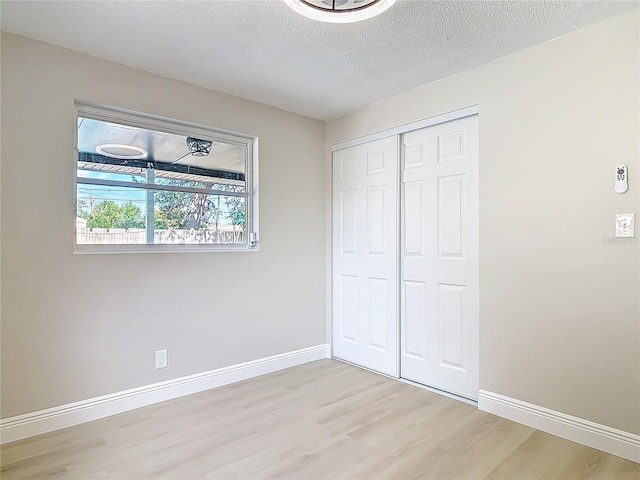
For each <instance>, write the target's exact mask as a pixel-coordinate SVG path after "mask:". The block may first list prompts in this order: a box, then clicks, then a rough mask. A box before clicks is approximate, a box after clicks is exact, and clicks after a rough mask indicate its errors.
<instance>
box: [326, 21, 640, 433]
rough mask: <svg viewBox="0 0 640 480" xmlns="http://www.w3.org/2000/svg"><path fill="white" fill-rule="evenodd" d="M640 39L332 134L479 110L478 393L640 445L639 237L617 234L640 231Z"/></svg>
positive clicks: (464, 83) (407, 105)
mask: <svg viewBox="0 0 640 480" xmlns="http://www.w3.org/2000/svg"><path fill="white" fill-rule="evenodd" d="M638 25H639V18H638V13H633V14H629V15H626V16H623V17H620V18H617V19H614V20H612V21H609V22H606V23H602V24H599V25H596V26H594V27H591V28H589V29H586V30H582V31H579V32H576V33H573V34H571V35H568V36H565V37H563V38H559V39H557V40H554V41H551V42H548V43H546V44H543V45H540V46H537V47H535V48H531V49H529V50H526V51H523V52H520V53H517V54H515V55H512V56H509V57H506V58H504V59H501V60H498V61H495V62H493V63H490V64H488V65H485V66H482V67H479V68H476V69H474V70H471V71H468V72H466V73H463V74H460V75H457V76H454V77H451V78H448V79H445V80H443V81H440V82H436V83H433V84H430V85H426V86H423V87H421V88H418V89H416V90H412V91H410V92H407V93H404V94H402V95H399V96H397V97H394V98H391V99H389V100H386V101H383V102H380V103H377V104H374V105H372V106H370V107H367V108H365V109H363V110H361V111H358V112H356V113H354V114H352V115H348V116H345V117H343V118H339V119H337V120H334V121H332V122H329V123H328V127H327V145H328V146H331V145H333V144H336V143H338V142H341V141H345V140H348V139H352V138H356V137H359V136H363V135H366V134H370V133H373V132H376V131H381V130H384V129H387V128H390V127H393V126H397V125H402V124H405V123H408V122H411V121H415V120H419V119H422V118H426V117H430V116H434V115H437V114H440V113H444V112H448V111H451V110H455V109H458V108H461V107H465V106H469V105H473V104H478V105H479V108H480V127H479V128H480V337H481V338H480V362H481V363H480V386H481V388H482V389H485V390H489V391H492V392H496V393H500V394H503V395H507V396H510V397H514V398H517V399H520V400H523V401H526V402H530V403H533V404H537V405H540V406H543V407H547V408H550V409H553V410H557V411H560V412H565V413H568V414H571V415H575V416H577V417H582V418H585V419H588V420H591V421H594V422H598V423H601V424H605V425H609V426H611V427H614V428H618V429H622V430H625V431H628V432H632V433H640V315H639V307H640V305H639V297H640V283H639V274H640V255H639V254H640V242H639V239H638V236H640V228H638V227H636V230H637V236H636V238H634V239H615V238H614V237H613V225H614V214H615V213H630V212H635V214H636V219H637V220H636V221H637V222H638V223H640V221H639V220H640V218H638V217H639V216H640V211H639V206H640V194H639V192H640V161H639V155H640V151H639V143H640V122H639V118H638V117H639V111H640V110H639V107H640V103H639V96H638V92H639V80H640V79H639V78H638V71H639V58H640V55H639V51H638V45H639V39H638ZM401 74H402V72H398V75H401ZM619 163H626V164H627V165H628V167H629V172H630V177H631V180H630V188H629V191H628V193H626V194H624V195H619V194H616V193H615V192H614V189H613V186H614V185H613V179H614V167H615V166H616V165H617V164H619Z"/></svg>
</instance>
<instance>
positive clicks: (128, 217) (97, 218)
mask: <svg viewBox="0 0 640 480" xmlns="http://www.w3.org/2000/svg"><path fill="white" fill-rule="evenodd" d="M148 197H149V201H153V215H152V217H151V218H150V222H152V225H149V226H147V217H146V212H147V198H148ZM147 228H149V229H150V230H153V243H155V244H226V245H244V244H246V243H247V242H246V198H245V197H234V196H223V195H207V194H199V193H191V192H174V191H157V190H156V191H150V190H144V189H139V188H131V187H114V186H107V185H87V184H78V193H77V215H76V243H78V244H102V245H127V244H145V243H151V242H148V241H147V239H148V236H147Z"/></svg>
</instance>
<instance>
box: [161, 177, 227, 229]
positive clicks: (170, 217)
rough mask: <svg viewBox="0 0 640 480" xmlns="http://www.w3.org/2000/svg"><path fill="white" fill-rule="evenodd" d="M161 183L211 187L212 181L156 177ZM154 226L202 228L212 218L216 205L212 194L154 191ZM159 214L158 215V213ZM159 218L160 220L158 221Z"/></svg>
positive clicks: (207, 225)
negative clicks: (189, 180)
mask: <svg viewBox="0 0 640 480" xmlns="http://www.w3.org/2000/svg"><path fill="white" fill-rule="evenodd" d="M158 181H159V183H162V184H163V185H179V186H181V187H191V188H205V189H211V188H212V186H213V183H203V182H185V181H184V180H171V179H158ZM155 203H156V209H155V213H156V221H155V225H154V226H155V228H172V229H182V228H185V229H194V230H198V229H204V228H208V227H209V226H210V225H211V223H212V221H213V220H214V218H215V216H216V212H217V207H216V205H215V203H214V201H213V196H212V195H207V194H204V193H191V192H173V191H167V190H160V191H158V192H157V193H156V197H155ZM158 214H159V215H158ZM158 219H160V222H159V221H158Z"/></svg>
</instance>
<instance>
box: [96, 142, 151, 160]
mask: <svg viewBox="0 0 640 480" xmlns="http://www.w3.org/2000/svg"><path fill="white" fill-rule="evenodd" d="M96 152H98V153H99V154H100V155H104V156H105V157H110V158H119V159H121V160H139V159H141V158H147V156H149V152H147V151H146V150H145V149H144V148H140V147H134V146H133V145H123V144H121V143H103V144H102V145H98V146H96Z"/></svg>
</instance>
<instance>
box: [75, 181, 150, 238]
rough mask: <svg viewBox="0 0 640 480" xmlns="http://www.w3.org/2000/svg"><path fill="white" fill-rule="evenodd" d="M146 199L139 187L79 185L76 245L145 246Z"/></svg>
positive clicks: (144, 193)
mask: <svg viewBox="0 0 640 480" xmlns="http://www.w3.org/2000/svg"><path fill="white" fill-rule="evenodd" d="M145 197H146V192H145V190H143V189H139V188H127V187H113V186H108V185H87V184H80V183H79V184H78V189H77V210H76V243H78V244H106V245H120V244H128V243H146V237H145V208H146V201H145Z"/></svg>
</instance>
